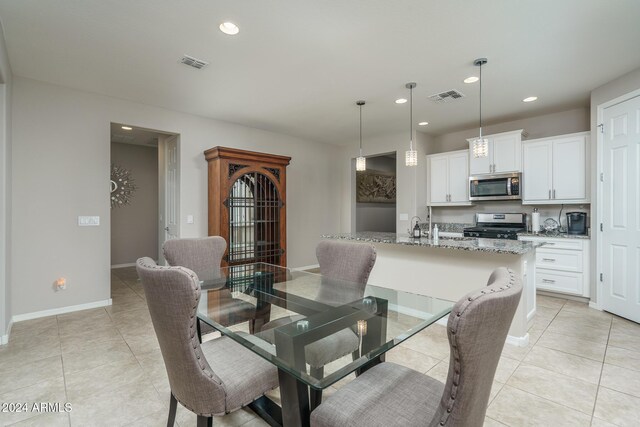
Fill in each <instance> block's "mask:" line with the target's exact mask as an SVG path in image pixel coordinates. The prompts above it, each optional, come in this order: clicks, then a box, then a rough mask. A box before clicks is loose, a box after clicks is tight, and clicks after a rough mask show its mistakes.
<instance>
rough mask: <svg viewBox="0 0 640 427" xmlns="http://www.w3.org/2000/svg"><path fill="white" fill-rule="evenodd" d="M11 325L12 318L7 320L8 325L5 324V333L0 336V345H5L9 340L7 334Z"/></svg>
mask: <svg viewBox="0 0 640 427" xmlns="http://www.w3.org/2000/svg"><path fill="white" fill-rule="evenodd" d="M12 326H13V319H11V320H9V326H7V333H6V334H4V335H2V336H1V337H0V345H5V344H6V343H8V342H9V335H11V327H12Z"/></svg>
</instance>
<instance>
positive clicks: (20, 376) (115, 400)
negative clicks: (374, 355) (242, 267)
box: [0, 268, 640, 427]
mask: <svg viewBox="0 0 640 427" xmlns="http://www.w3.org/2000/svg"><path fill="white" fill-rule="evenodd" d="M112 296H113V305H112V306H111V307H107V308H104V309H102V308H101V309H94V310H87V311H84V312H76V313H70V314H64V315H60V316H51V317H47V318H42V319H36V320H30V321H25V322H19V323H16V324H15V325H13V329H12V333H11V339H10V342H9V344H8V345H6V346H4V347H0V402H71V404H72V407H73V409H72V411H71V412H70V413H68V414H67V413H62V414H58V413H55V414H46V413H45V414H38V413H32V412H30V413H11V414H9V413H0V425H15V426H33V425H38V426H58V425H60V426H70V425H71V426H88V425H91V426H99V425H105V426H117V425H131V426H164V425H166V417H167V414H168V402H169V384H168V381H167V378H166V373H165V370H164V365H163V361H162V356H161V354H160V350H159V347H158V342H157V340H156V338H155V335H154V332H153V328H152V326H151V319H150V317H149V313H148V311H147V307H146V303H145V299H144V293H143V290H142V286H141V284H140V283H139V282H137V277H136V274H135V270H134V269H132V268H128V269H119V270H114V271H113V273H112ZM529 333H530V336H531V342H530V344H529V346H528V347H526V348H519V347H513V346H506V347H505V349H504V351H503V354H502V358H501V360H500V364H499V366H498V371H497V373H496V377H495V381H494V386H493V390H492V391H491V397H490V403H489V408H488V410H487V417H486V420H485V425H486V426H505V425H506V426H525V425H526V426H534V425H535V426H565V425H566V426H573V425H575V426H598V427H600V426H614V425H617V426H632V425H633V426H637V425H639V424H640V421H639V420H640V325H638V324H635V323H632V322H628V321H626V320H623V319H620V318H617V317H615V316H612V315H609V314H607V313H603V312H599V311H596V310H592V309H589V308H588V307H587V306H586V305H585V304H580V303H576V302H573V301H567V300H564V299H558V298H550V297H544V296H539V297H538V315H537V318H536V320H535V324H534V325H533V326H532V327H531V329H530V331H529ZM448 358H449V346H448V343H447V338H446V332H445V328H444V327H442V326H439V325H434V326H432V327H430V328H427V329H426V330H425V331H423V332H422V333H420V334H419V335H417V336H415V337H413V338H411V339H409V340H408V341H407V342H406V343H405V344H403V345H402V346H400V347H399V348H397V349H394V350H393V351H391V352H390V353H389V354H388V358H387V360H389V361H393V362H396V363H400V364H404V365H407V366H409V367H411V368H413V369H415V370H417V371H420V372H424V373H427V374H428V375H431V376H433V377H434V378H437V379H440V380H444V379H445V377H446V375H447V369H448ZM349 380H350V379H349V378H347V379H345V380H342V381H340V382H339V383H337V384H335V387H340V386H342V385H343V384H345V383H346V382H348V381H349ZM332 391H335V388H332V389H330V390H328V392H327V394H330V393H331V392H332ZM272 397H273V398H275V399H277V393H274V394H272ZM195 423H196V417H195V415H193V414H192V413H190V412H189V411H187V410H185V409H184V408H179V410H178V416H177V424H179V425H180V426H183V427H184V426H192V425H195ZM214 425H226V426H246V427H253V426H261V425H266V424H265V423H264V422H263V421H262V420H260V419H259V418H257V417H256V416H255V414H253V413H252V412H251V411H250V410H240V411H237V412H235V413H233V414H230V415H228V416H226V417H222V418H216V419H215V421H214Z"/></svg>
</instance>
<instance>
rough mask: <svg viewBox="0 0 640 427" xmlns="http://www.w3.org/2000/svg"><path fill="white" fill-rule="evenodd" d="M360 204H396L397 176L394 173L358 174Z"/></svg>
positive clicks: (357, 183) (367, 172) (372, 172)
mask: <svg viewBox="0 0 640 427" xmlns="http://www.w3.org/2000/svg"><path fill="white" fill-rule="evenodd" d="M356 187H357V191H356V193H357V197H356V202H358V203H395V202H396V175H395V174H394V173H392V172H381V171H374V170H367V171H363V172H357V173H356Z"/></svg>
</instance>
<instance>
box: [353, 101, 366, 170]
mask: <svg viewBox="0 0 640 427" xmlns="http://www.w3.org/2000/svg"><path fill="white" fill-rule="evenodd" d="M364 104H365V103H364V101H357V102H356V105H357V106H358V107H360V155H359V156H358V157H356V171H358V172H362V171H365V170H367V159H366V158H365V157H363V156H362V106H363V105H364Z"/></svg>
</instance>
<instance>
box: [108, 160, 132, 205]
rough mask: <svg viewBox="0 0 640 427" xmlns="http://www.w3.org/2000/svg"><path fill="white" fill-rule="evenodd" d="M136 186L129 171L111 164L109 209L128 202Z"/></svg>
mask: <svg viewBox="0 0 640 427" xmlns="http://www.w3.org/2000/svg"><path fill="white" fill-rule="evenodd" d="M137 188H138V187H137V186H136V184H135V180H134V179H133V178H132V177H131V171H129V170H128V169H125V168H123V167H121V166H118V165H115V164H111V209H113V208H118V207H121V206H124V205H128V204H130V203H131V198H132V197H133V193H134V192H135V191H136V189H137Z"/></svg>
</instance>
